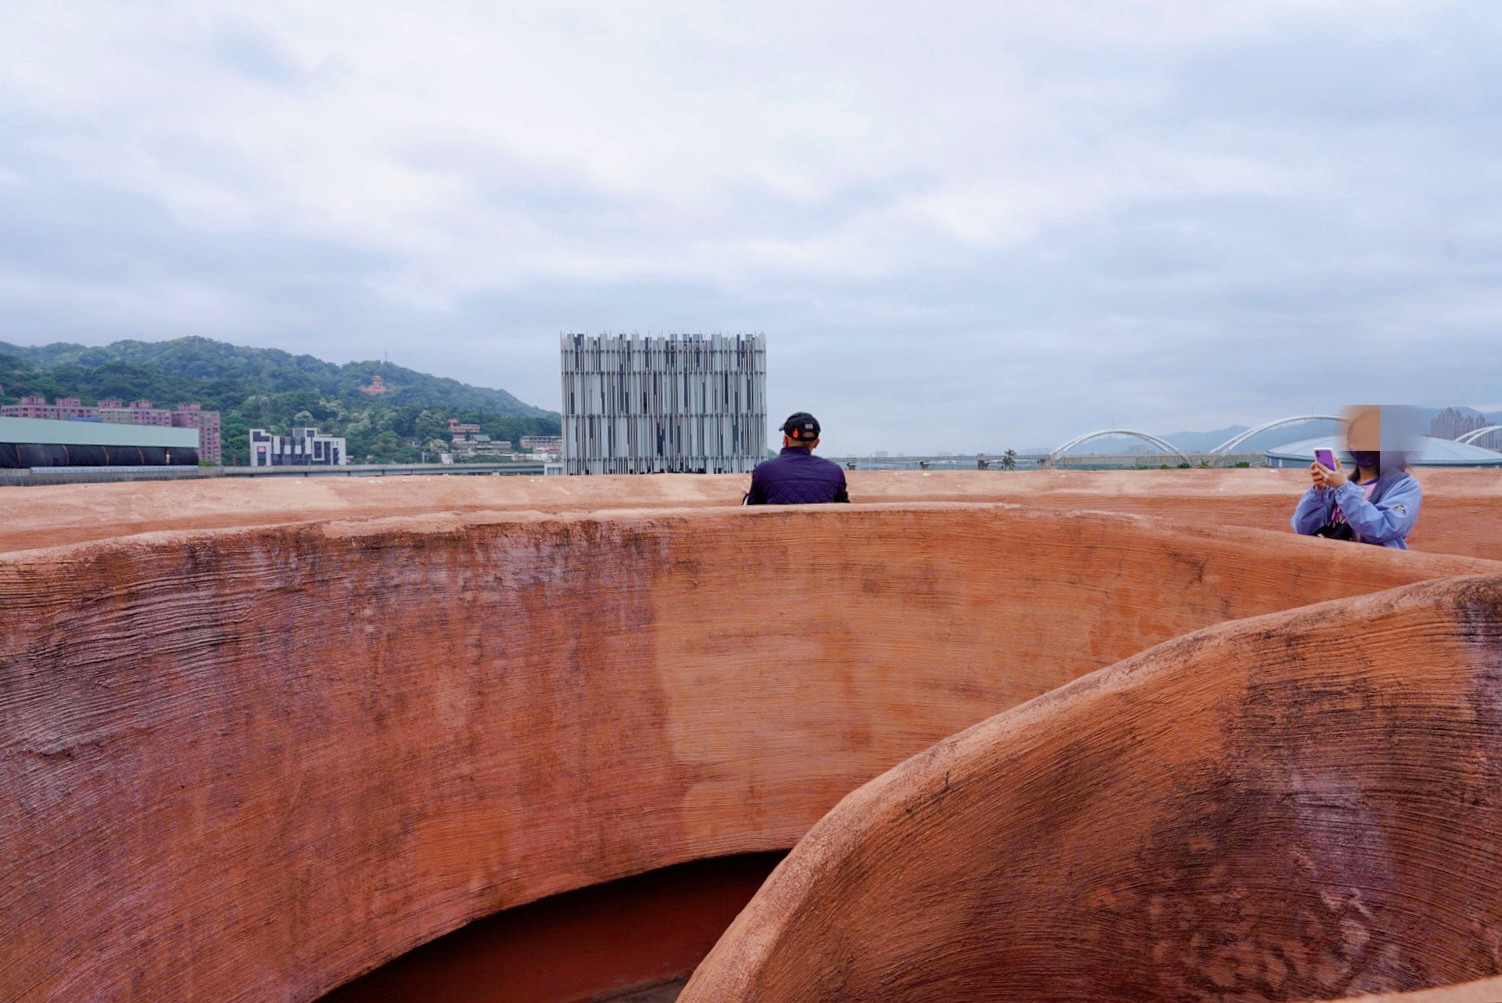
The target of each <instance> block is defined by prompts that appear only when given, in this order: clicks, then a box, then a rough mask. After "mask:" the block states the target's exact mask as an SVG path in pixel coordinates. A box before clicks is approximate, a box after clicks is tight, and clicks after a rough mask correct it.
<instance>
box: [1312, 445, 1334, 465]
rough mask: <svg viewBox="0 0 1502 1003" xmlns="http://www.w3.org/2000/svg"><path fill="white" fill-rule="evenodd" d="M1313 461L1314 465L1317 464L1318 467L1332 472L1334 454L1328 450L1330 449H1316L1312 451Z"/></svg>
mask: <svg viewBox="0 0 1502 1003" xmlns="http://www.w3.org/2000/svg"><path fill="white" fill-rule="evenodd" d="M1314 460H1315V462H1316V463H1318V464H1319V465H1320V466H1322V467H1324V468H1325V469H1326V470H1334V469H1335V452H1334V450H1330V449H1316V450H1315V451H1314Z"/></svg>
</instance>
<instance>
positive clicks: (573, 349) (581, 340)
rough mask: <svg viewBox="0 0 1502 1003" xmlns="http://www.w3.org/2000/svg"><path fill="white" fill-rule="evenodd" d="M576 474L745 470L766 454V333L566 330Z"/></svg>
mask: <svg viewBox="0 0 1502 1003" xmlns="http://www.w3.org/2000/svg"><path fill="white" fill-rule="evenodd" d="M560 347H561V351H562V370H563V435H562V439H563V465H564V469H565V471H566V472H568V473H570V474H653V473H746V472H748V471H750V470H751V468H753V467H754V466H756V464H757V463H759V462H760V461H762V460H764V459H766V445H767V395H766V383H767V340H766V336H765V335H761V334H738V335H718V334H716V335H709V336H705V335H697V334H686V335H677V334H674V335H668V336H665V337H649V336H640V335H584V334H565V335H564V336H563V337H562V342H561V346H560Z"/></svg>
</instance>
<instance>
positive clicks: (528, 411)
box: [0, 338, 560, 464]
mask: <svg viewBox="0 0 1502 1003" xmlns="http://www.w3.org/2000/svg"><path fill="white" fill-rule="evenodd" d="M373 376H380V377H381V379H382V380H383V381H384V383H385V385H386V389H387V392H386V393H384V394H380V395H371V394H366V393H363V392H361V390H360V388H361V387H362V386H366V385H368V384H369V383H370V381H371V377H373ZM30 395H41V396H44V397H46V398H48V400H55V399H56V398H58V397H78V398H80V399H81V400H83V402H84V403H85V404H94V403H97V402H98V401H99V399H100V398H110V397H115V398H119V399H121V400H125V401H132V400H143V399H144V400H151V401H155V402H156V403H157V404H158V405H163V406H167V407H175V406H176V405H177V404H179V403H181V402H186V401H197V402H199V403H200V404H202V405H203V406H204V408H205V409H207V410H214V411H218V412H219V413H220V415H221V420H222V422H223V437H224V452H225V462H226V463H230V464H237V463H245V462H247V452H246V430H247V429H249V428H267V429H270V430H272V431H274V432H286V431H289V430H290V429H292V428H294V427H297V426H301V425H314V426H317V428H318V429H319V430H320V431H323V432H327V433H329V434H332V435H342V436H344V437H345V438H346V439H348V440H349V456H350V459H351V460H352V461H353V462H366V461H367V459H368V461H369V462H375V463H383V462H385V463H402V462H413V461H415V460H417V459H418V458H419V457H420V455H421V451H422V449H423V448H424V447H425V446H426V445H427V444H428V443H429V442H430V441H432V440H434V439H437V440H446V439H447V437H448V425H447V423H448V419H449V418H458V419H459V420H460V421H463V422H474V423H478V424H479V425H480V426H481V428H482V429H483V430H484V431H485V432H486V433H487V434H489V435H490V436H491V437H492V438H496V439H510V440H511V441H512V442H516V441H517V440H518V439H520V438H521V436H523V435H557V434H559V427H560V419H559V415H558V414H557V413H556V412H553V411H546V410H544V409H542V408H538V407H533V406H531V405H529V404H523V403H522V402H521V401H519V400H517V399H516V398H515V397H513V396H512V395H511V394H509V393H507V392H506V391H504V390H490V389H486V388H484V387H475V386H470V385H468V384H465V383H460V382H459V381H457V380H451V379H444V378H441V377H437V376H430V375H428V374H426V373H419V372H417V371H416V370H413V369H406V368H403V367H402V366H393V365H391V364H390V363H385V362H351V363H349V364H347V365H343V366H339V365H335V364H333V363H331V362H324V361H323V360H321V359H316V358H314V357H313V356H311V355H292V354H290V353H288V352H283V351H279V350H277V349H274V348H242V347H239V346H236V345H229V344H225V343H224V342H219V341H212V340H210V339H208V338H178V339H176V340H173V341H158V342H145V341H117V342H115V343H114V344H112V345H104V346H102V347H95V346H86V345H69V344H53V345H40V346H35V347H27V346H19V345H10V344H6V343H5V342H0V403H5V404H14V403H17V401H18V400H19V399H20V398H21V397H22V396H30Z"/></svg>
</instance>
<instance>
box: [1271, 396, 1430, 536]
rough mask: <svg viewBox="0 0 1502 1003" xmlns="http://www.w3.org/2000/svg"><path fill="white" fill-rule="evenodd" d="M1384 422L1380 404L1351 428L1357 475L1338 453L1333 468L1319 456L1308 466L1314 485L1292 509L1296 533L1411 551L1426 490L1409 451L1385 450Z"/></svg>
mask: <svg viewBox="0 0 1502 1003" xmlns="http://www.w3.org/2000/svg"><path fill="white" fill-rule="evenodd" d="M1379 420H1380V419H1379V417H1378V409H1377V408H1375V407H1373V408H1363V409H1361V410H1360V411H1358V412H1357V413H1355V414H1354V415H1353V416H1352V417H1351V421H1350V424H1349V425H1348V426H1347V430H1346V441H1347V444H1348V447H1349V451H1350V454H1351V459H1352V460H1354V461H1355V462H1356V476H1355V477H1350V476H1348V475H1347V474H1346V472H1345V470H1344V469H1343V468H1342V467H1341V464H1340V459H1339V458H1338V457H1337V458H1336V459H1335V467H1334V469H1331V468H1330V467H1327V466H1325V465H1324V464H1322V463H1320V462H1319V461H1318V460H1315V461H1314V462H1313V463H1311V464H1310V465H1309V475H1310V480H1312V481H1313V484H1312V485H1311V486H1310V488H1309V490H1308V491H1305V492H1304V494H1303V496H1302V497H1300V498H1299V503H1298V505H1297V507H1295V508H1294V510H1293V520H1292V521H1293V530H1294V532H1295V533H1301V534H1303V535H1305V536H1327V537H1330V538H1332V539H1336V540H1355V541H1356V542H1357V543H1370V544H1375V545H1376V546H1380V547H1395V548H1397V549H1398V550H1407V549H1408V543H1407V539H1408V534H1409V533H1411V532H1412V531H1413V524H1414V523H1415V522H1417V521H1418V518H1419V506H1420V505H1421V504H1422V503H1423V500H1424V492H1423V489H1422V488H1420V487H1419V482H1418V481H1417V480H1415V479H1414V478H1413V475H1411V474H1410V473H1408V470H1407V466H1408V455H1407V453H1406V452H1405V451H1404V450H1401V449H1394V450H1383V449H1382V448H1381V441H1382V440H1381V437H1380V435H1379ZM1358 446H1362V447H1367V448H1357V447H1358Z"/></svg>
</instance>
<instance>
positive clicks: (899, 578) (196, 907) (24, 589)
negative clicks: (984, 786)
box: [0, 471, 1497, 1000]
mask: <svg viewBox="0 0 1502 1003" xmlns="http://www.w3.org/2000/svg"><path fill="white" fill-rule="evenodd" d="M1160 473H1162V472H1160ZM1166 473H1168V474H1170V475H1171V474H1173V473H1175V472H1166ZM1177 473H1180V474H1195V475H1198V474H1205V475H1206V477H1207V478H1216V479H1222V481H1221V482H1222V483H1223V484H1226V485H1232V486H1233V487H1234V486H1236V485H1238V484H1239V485H1241V486H1242V487H1244V488H1245V489H1246V490H1245V491H1239V492H1238V491H1233V492H1232V493H1231V498H1230V499H1229V500H1226V501H1223V502H1221V503H1220V505H1221V509H1222V511H1223V512H1224V513H1225V514H1226V515H1227V518H1226V519H1225V520H1224V521H1225V522H1227V523H1232V524H1234V523H1235V521H1236V518H1235V513H1236V512H1237V511H1238V510H1237V508H1236V505H1237V501H1236V499H1238V498H1240V497H1242V495H1247V496H1251V495H1253V494H1255V493H1256V490H1255V486H1254V485H1253V483H1252V482H1251V481H1247V482H1234V481H1231V480H1229V478H1231V477H1233V476H1235V475H1238V474H1247V473H1249V472H1247V471H1234V472H1225V473H1224V474H1221V473H1218V472H1201V471H1185V472H1177ZM1250 473H1253V474H1266V473H1272V472H1250ZM998 476H1001V475H995V474H976V475H970V478H969V479H968V480H967V479H966V478H965V477H964V476H963V475H949V477H948V478H947V479H946V483H947V485H948V486H947V487H945V488H944V490H942V491H938V492H937V494H938V496H939V497H941V498H943V499H951V500H950V501H943V502H939V503H925V502H921V501H911V500H909V501H900V502H893V503H889V504H884V505H865V506H862V505H856V506H850V507H825V508H811V509H796V510H742V509H739V508H734V507H723V506H718V507H717V506H713V505H710V504H709V501H712V500H714V499H713V497H712V496H711V495H710V494H708V493H707V492H710V491H711V489H712V488H713V487H714V482H715V481H716V479H713V478H640V479H633V480H632V481H631V484H632V486H633V490H638V489H639V493H645V494H647V495H650V496H651V497H650V498H648V499H647V502H648V503H649V504H653V505H655V506H656V507H655V508H651V509H648V510H636V511H630V510H627V509H626V507H625V506H626V504H629V503H633V502H636V501H639V500H640V499H639V498H638V497H637V496H636V495H631V496H626V497H622V495H621V493H620V490H619V488H620V486H619V485H618V484H617V485H614V486H612V485H611V484H608V483H603V482H614V481H618V480H624V479H613V478H611V479H607V478H599V479H593V478H592V479H582V480H581V479H568V480H567V481H565V482H564V483H563V484H554V483H543V482H542V481H532V482H520V481H513V480H503V479H500V478H452V479H443V480H441V481H435V480H434V479H430V478H415V479H409V478H402V479H391V480H389V481H354V482H342V481H341V482H299V483H296V484H280V483H279V484H261V483H259V482H258V483H256V484H255V485H252V486H250V488H249V490H248V493H247V492H245V491H243V490H242V488H244V485H241V484H237V483H215V484H199V483H195V484H150V485H89V486H79V487H71V488H38V489H32V488H8V489H4V497H3V498H0V501H3V502H4V503H5V504H6V505H7V508H6V513H7V519H6V520H5V523H4V525H3V527H0V547H3V548H4V552H3V553H0V610H3V612H4V616H3V617H0V916H4V917H5V919H6V956H7V963H6V964H5V965H3V966H0V999H7V1000H8V999H50V998H90V997H107V998H124V999H142V1000H147V999H152V1000H154V999H164V998H200V999H216V1000H218V999H247V1000H250V999H266V998H278V999H313V998H316V997H317V996H319V995H320V994H322V993H323V992H325V991H327V990H328V989H330V988H332V987H334V986H336V985H339V984H341V983H343V982H345V981H347V980H348V979H350V978H352V977H354V976H356V975H358V974H360V973H361V972H364V971H366V970H368V969H370V968H372V967H374V966H376V965H378V964H380V963H382V962H384V961H386V960H388V959H390V958H392V957H394V956H396V955H398V954H401V953H403V952H404V951H406V950H408V949H410V948H411V947H413V946H416V945H417V944H421V943H425V942H427V941H429V940H431V939H433V938H434V937H436V936H439V935H441V934H442V933H444V932H447V931H448V930H451V929H454V928H455V927H457V926H459V925H462V924H463V923H465V922H467V921H469V920H471V919H474V918H477V917H480V916H485V915H490V914H492V913H494V912H496V911H498V910H501V909H505V908H509V907H512V906H516V905H520V904H523V903H526V902H530V901H534V900H536V899H538V898H541V897H543V896H546V895H550V894H552V893H555V892H560V891H565V890H570V889H575V888H582V887H587V886H590V885H593V884H597V883H600V882H603V881H607V880H610V879H613V878H617V877H621V876H625V875H629V874H635V873H641V872H643V871H647V870H650V869H653V868H657V867H662V866H666V865H669V864H672V863H676V862H680V861H685V860H692V859H700V858H706V857H712V856H721V855H724V854H729V853H740V852H749V851H757V850H767V849H781V848H786V847H789V846H791V845H793V843H795V842H796V841H797V840H798V838H799V837H800V836H802V835H803V833H804V832H805V831H806V830H807V829H808V828H809V826H811V825H812V824H813V823H814V822H815V821H817V820H818V819H819V818H820V817H821V816H822V815H823V814H824V813H825V812H826V811H828V810H829V809H830V808H831V807H832V806H833V805H834V804H835V803H836V802H837V801H838V800H839V799H840V798H841V797H842V796H843V795H844V794H846V793H847V792H848V791H851V790H852V789H854V788H856V787H857V786H859V785H861V784H862V783H864V782H865V781H867V780H868V779H870V778H871V777H873V776H876V775H877V774H879V773H881V772H882V771H883V770H886V769H888V768H889V767H891V766H892V765H894V764H896V763H899V762H901V761H902V760H903V759H905V758H906V757H908V756H911V755H913V754H914V753H917V752H920V751H921V750H923V749H925V748H927V747H928V746H930V745H932V744H933V743H934V742H936V741H939V740H940V739H943V738H944V737H945V736H948V735H951V734H953V733H955V732H957V731H959V730H961V729H963V728H966V727H968V726H970V725H972V724H974V723H975V722H977V721H981V720H983V719H985V718H987V717H989V716H991V715H993V714H995V713H997V712H998V711H1002V710H1005V709H1007V708H1010V707H1013V706H1015V705H1016V704H1018V703H1019V702H1021V701H1025V700H1028V699H1031V698H1032V697H1035V696H1038V695H1039V694H1042V693H1045V692H1047V691H1049V690H1051V689H1053V688H1055V687H1057V686H1059V685H1061V684H1063V683H1067V682H1069V681H1071V680H1073V679H1076V678H1078V677H1080V676H1082V675H1085V674H1087V673H1090V672H1092V671H1093V670H1095V669H1097V668H1100V667H1102V666H1106V665H1109V664H1111V663H1113V662H1116V661H1118V660H1120V659H1122V658H1125V657H1127V656H1129V655H1132V654H1134V653H1136V652H1139V651H1142V650H1143V649H1144V648H1147V647H1149V646H1151V645H1154V644H1157V643H1159V642H1161V641H1165V640H1168V639H1170V638H1174V637H1177V636H1179V635H1181V634H1184V633H1186V632H1189V631H1193V630H1196V629H1199V628H1202V627H1206V626H1209V625H1212V624H1216V623H1220V622H1222V621H1226V620H1230V619H1236V618H1240V617H1247V616H1254V615H1258V614H1264V613H1270V612H1274V611H1277V610H1283V609H1288V608H1290V607H1295V606H1299V605H1303V604H1306V603H1310V602H1318V601H1321V600H1327V599H1333V598H1339V597H1344V596H1353V595H1359V594H1362V593H1366V592H1370V591H1373V590H1380V589H1386V588H1390V587H1393V586H1398V585H1403V584H1406V583H1411V582H1418V581H1424V580H1429V579H1442V578H1449V577H1452V576H1455V575H1463V574H1476V573H1481V572H1487V571H1495V570H1497V566H1496V565H1494V564H1492V563H1490V562H1487V561H1480V560H1476V559H1473V558H1468V557H1463V556H1451V555H1445V554H1438V553H1417V552H1415V553H1409V554H1400V553H1394V552H1390V551H1382V550H1378V549H1376V548H1365V547H1356V546H1351V545H1342V544H1337V543H1331V542H1329V541H1318V540H1308V539H1301V538H1296V537H1294V536H1293V535H1292V534H1290V533H1287V532H1285V531H1282V530H1281V528H1278V530H1277V531H1274V532H1263V531H1257V530H1251V529H1241V528H1216V527H1214V526H1210V525H1207V524H1206V521H1205V520H1203V519H1193V520H1181V521H1175V520H1173V519H1172V518H1168V519H1164V520H1159V519H1155V518H1146V517H1142V516H1140V515H1121V514H1105V513H1093V514H1082V513H1078V512H1072V511H1068V510H1064V509H1062V508H1055V507H1047V506H1043V505H1041V504H1040V505H1037V506H1032V505H1029V506H1023V507H1017V506H1011V505H997V504H988V503H984V502H965V501H953V500H952V499H956V498H961V497H963V496H965V495H966V493H967V492H969V491H971V490H972V488H974V487H975V486H977V485H978V488H976V489H977V490H987V491H988V490H993V486H994V485H995V484H997V483H999V482H997V481H995V480H991V479H990V478H996V477H998ZM1069 476H1070V477H1071V478H1077V480H1075V481H1074V483H1075V485H1076V486H1075V487H1074V488H1072V489H1071V490H1073V491H1075V492H1076V493H1077V492H1078V491H1080V490H1083V488H1084V487H1085V486H1088V484H1089V482H1088V481H1087V480H1082V479H1078V478H1088V477H1089V475H1069ZM1145 476H1154V474H1148V475H1145ZM719 480H726V479H719ZM727 483H728V482H727ZM852 483H854V481H852ZM866 483H867V485H868V493H870V494H871V495H872V496H873V497H875V496H878V495H879V494H880V492H878V491H876V490H875V488H876V487H877V486H878V485H883V484H885V485H886V486H887V487H888V489H889V490H888V492H887V496H888V497H897V496H901V495H903V492H907V493H909V494H911V493H913V492H915V491H917V490H918V489H919V488H921V487H922V486H923V482H921V481H914V480H913V479H911V478H889V479H887V480H885V481H883V480H882V479H881V478H880V477H879V476H878V475H875V474H872V475H869V478H868V479H867V481H866ZM1019 483H1021V482H1020V481H1019ZM1038 483H1039V484H1043V483H1044V482H1042V481H1040V482H1038ZM1097 483H1098V485H1099V486H1100V487H1101V492H1100V494H1099V495H1098V500H1101V501H1102V502H1103V504H1102V505H1100V506H1096V507H1109V505H1107V504H1104V503H1106V502H1111V500H1112V499H1117V502H1119V497H1124V496H1122V495H1121V489H1122V485H1127V486H1128V487H1129V488H1130V491H1129V492H1128V494H1131V493H1133V492H1137V493H1140V489H1141V488H1142V487H1143V485H1144V484H1145V482H1142V481H1136V480H1132V479H1127V480H1125V481H1123V480H1121V479H1119V478H1111V479H1105V478H1103V479H1101V480H1099V481H1098V482H1097ZM1162 483H1163V484H1167V483H1168V482H1166V481H1165V482H1162ZM1213 483H1215V482H1214V481H1212V480H1210V479H1207V480H1205V481H1203V482H1201V483H1200V485H1199V487H1200V489H1202V490H1208V489H1209V486H1210V485H1212V484H1213ZM1456 483H1460V482H1459V481H1457V482H1456ZM1470 483H1472V489H1470V490H1472V494H1473V496H1474V497H1477V498H1480V497H1484V496H1485V492H1486V491H1488V490H1491V488H1490V482H1482V481H1481V480H1479V479H1476V480H1474V481H1473V482H1470ZM571 485H572V487H571ZM914 485H916V487H915V486H914ZM1280 486H1281V482H1280ZM1217 490H1219V489H1217ZM23 502H24V504H23ZM681 504H687V505H690V506H697V507H689V508H673V507H670V506H671V505H681ZM1196 504H1208V502H1207V500H1206V498H1204V497H1200V498H1199V501H1197V502H1196ZM1122 507H1127V506H1122ZM1171 514H1172V513H1170V515H1171ZM1481 525H1482V524H1480V523H1473V524H1472V528H1473V529H1477V528H1478V527H1479V526H1481ZM183 526H186V527H188V528H186V529H183V528H177V527H183ZM1483 535H1484V534H1483ZM1489 538H1490V537H1489Z"/></svg>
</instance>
